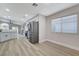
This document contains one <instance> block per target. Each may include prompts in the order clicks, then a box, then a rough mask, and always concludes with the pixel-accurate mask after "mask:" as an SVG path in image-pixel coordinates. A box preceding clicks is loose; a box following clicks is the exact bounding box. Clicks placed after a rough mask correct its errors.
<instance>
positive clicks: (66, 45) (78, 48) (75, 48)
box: [47, 40, 79, 51]
mask: <svg viewBox="0 0 79 59" xmlns="http://www.w3.org/2000/svg"><path fill="white" fill-rule="evenodd" d="M47 41H50V42H52V43H56V44H59V45H62V46H65V47H68V48H71V49H74V50H77V51H79V47H74V46H71V45H68V44H64V43H60V42H57V41H53V40H47Z"/></svg>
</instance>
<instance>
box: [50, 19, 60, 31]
mask: <svg viewBox="0 0 79 59" xmlns="http://www.w3.org/2000/svg"><path fill="white" fill-rule="evenodd" d="M52 30H53V32H61V19H60V18H58V19H55V20H53V21H52Z"/></svg>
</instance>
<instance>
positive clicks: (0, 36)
mask: <svg viewBox="0 0 79 59" xmlns="http://www.w3.org/2000/svg"><path fill="white" fill-rule="evenodd" d="M16 37H17V33H12V32H1V33H0V42H4V41H7V40H10V39H13V38H16Z"/></svg>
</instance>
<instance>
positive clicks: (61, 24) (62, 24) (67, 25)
mask: <svg viewBox="0 0 79 59" xmlns="http://www.w3.org/2000/svg"><path fill="white" fill-rule="evenodd" d="M52 31H53V32H64V33H77V15H72V16H67V17H61V18H58V19H54V20H52Z"/></svg>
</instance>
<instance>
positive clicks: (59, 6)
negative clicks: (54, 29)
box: [0, 3, 76, 24]
mask: <svg viewBox="0 0 79 59" xmlns="http://www.w3.org/2000/svg"><path fill="white" fill-rule="evenodd" d="M74 5H76V3H38V6H37V7H34V6H32V3H0V17H5V18H11V19H12V20H13V21H15V22H17V23H19V24H23V23H24V22H25V21H26V20H28V19H29V18H31V17H33V16H34V15H36V14H41V15H44V16H48V15H51V14H54V13H56V12H59V11H61V10H63V9H66V8H69V7H71V6H74ZM6 9H9V10H7V11H6ZM25 14H26V17H25Z"/></svg>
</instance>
